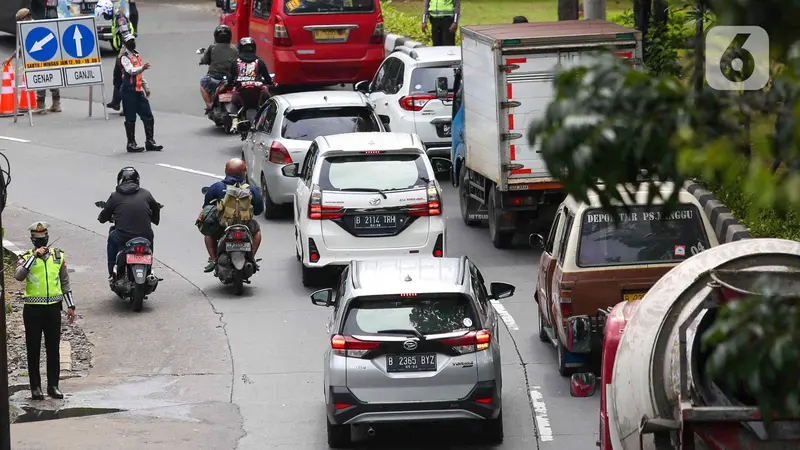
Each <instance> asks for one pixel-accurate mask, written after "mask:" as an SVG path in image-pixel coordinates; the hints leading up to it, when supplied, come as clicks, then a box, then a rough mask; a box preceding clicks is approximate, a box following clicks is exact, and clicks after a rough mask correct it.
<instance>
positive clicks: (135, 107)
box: [119, 33, 164, 152]
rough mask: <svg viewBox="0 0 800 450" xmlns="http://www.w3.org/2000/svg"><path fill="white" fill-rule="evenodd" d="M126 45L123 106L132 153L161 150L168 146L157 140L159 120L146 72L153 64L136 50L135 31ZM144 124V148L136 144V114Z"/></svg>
mask: <svg viewBox="0 0 800 450" xmlns="http://www.w3.org/2000/svg"><path fill="white" fill-rule="evenodd" d="M123 44H124V46H125V48H124V49H123V50H122V56H120V58H119V62H120V64H122V70H123V71H124V74H123V76H122V88H121V89H122V109H123V110H124V111H125V134H126V135H127V137H128V145H127V150H128V151H129V152H142V151H145V150H147V151H161V150H162V149H163V148H164V146H163V145H158V144H156V141H155V140H154V139H153V134H154V131H153V127H154V126H155V119H154V118H153V111H152V109H150V100H149V99H150V88H149V87H148V86H147V81H146V80H145V79H144V77H143V76H142V73H143V72H144V71H145V70H147V69H149V68H150V63H149V62H146V63H142V58H141V56H139V52H138V51H136V38H135V37H134V35H133V33H128V34H127V35H126V36H125V42H124V43H123ZM137 114H138V115H139V118H140V119H142V123H143V124H144V135H145V142H144V145H145V146H144V148H142V147H139V146H138V145H137V144H136V115H137Z"/></svg>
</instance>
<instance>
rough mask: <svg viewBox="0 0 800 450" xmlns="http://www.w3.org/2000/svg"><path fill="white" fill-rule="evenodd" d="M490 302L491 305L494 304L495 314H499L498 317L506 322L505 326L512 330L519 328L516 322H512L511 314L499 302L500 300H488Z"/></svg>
mask: <svg viewBox="0 0 800 450" xmlns="http://www.w3.org/2000/svg"><path fill="white" fill-rule="evenodd" d="M490 301H491V302H492V306H494V310H495V311H497V314H500V318H501V319H503V322H505V323H506V326H507V327H508V328H510V329H512V330H519V327H518V326H517V323H516V322H514V318H513V317H511V314H509V313H508V311H507V310H506V307H505V306H503V304H502V303H500V300H490Z"/></svg>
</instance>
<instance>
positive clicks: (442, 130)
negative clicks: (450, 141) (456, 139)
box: [436, 123, 452, 137]
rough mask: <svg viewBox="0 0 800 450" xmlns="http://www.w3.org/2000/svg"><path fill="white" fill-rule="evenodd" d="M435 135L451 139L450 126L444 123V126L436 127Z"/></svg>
mask: <svg viewBox="0 0 800 450" xmlns="http://www.w3.org/2000/svg"><path fill="white" fill-rule="evenodd" d="M436 134H438V135H439V137H451V136H452V131H451V127H450V124H449V123H446V124H441V125H436Z"/></svg>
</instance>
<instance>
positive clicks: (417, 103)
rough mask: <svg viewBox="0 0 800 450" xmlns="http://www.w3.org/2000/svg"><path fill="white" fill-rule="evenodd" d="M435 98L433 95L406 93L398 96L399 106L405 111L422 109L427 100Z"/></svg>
mask: <svg viewBox="0 0 800 450" xmlns="http://www.w3.org/2000/svg"><path fill="white" fill-rule="evenodd" d="M431 100H436V96H434V95H407V96H405V97H401V98H400V107H401V108H403V109H405V110H406V111H422V108H424V107H425V105H427V104H428V102H429V101H431Z"/></svg>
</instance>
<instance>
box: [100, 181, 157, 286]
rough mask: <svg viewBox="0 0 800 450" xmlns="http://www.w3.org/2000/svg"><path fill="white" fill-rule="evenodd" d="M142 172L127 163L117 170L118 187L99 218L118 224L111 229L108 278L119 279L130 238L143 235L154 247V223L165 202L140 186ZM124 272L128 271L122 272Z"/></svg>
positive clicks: (110, 279) (109, 234)
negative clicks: (117, 268)
mask: <svg viewBox="0 0 800 450" xmlns="http://www.w3.org/2000/svg"><path fill="white" fill-rule="evenodd" d="M139 182H140V178H139V172H138V171H137V170H136V169H135V168H133V167H130V166H129V167H124V168H122V170H120V171H119V173H118V174H117V188H116V190H115V191H114V192H112V193H111V195H110V196H109V197H108V200H107V201H106V206H105V207H104V208H103V210H102V211H100V214H99V215H98V216H97V220H98V221H99V222H100V223H106V222H108V221H110V220H113V221H114V227H113V229H112V230H111V232H109V233H108V245H107V256H108V282H109V284H112V283H113V282H114V281H116V280H115V274H114V267H115V266H116V262H117V253H119V251H120V250H122V248H123V247H124V246H125V243H126V242H128V241H129V240H131V239H133V238H137V237H142V238H145V239H147V240H148V241H150V245H151V248H154V247H153V238H154V237H155V235H154V234H153V227H152V225H151V224H156V225H158V223H159V222H160V221H161V207H162V205H161V204H160V203H158V202H157V201H156V199H155V198H153V194H151V193H150V191H148V190H147V189H144V188H142V187H140V186H139ZM122 273H124V272H122Z"/></svg>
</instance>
